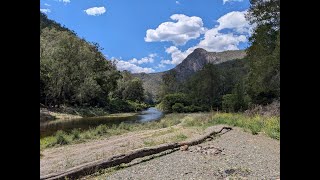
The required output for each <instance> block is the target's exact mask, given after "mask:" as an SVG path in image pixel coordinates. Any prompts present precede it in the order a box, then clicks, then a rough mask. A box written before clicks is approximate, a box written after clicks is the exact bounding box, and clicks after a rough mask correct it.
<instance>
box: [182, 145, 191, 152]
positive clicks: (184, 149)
mask: <svg viewBox="0 0 320 180" xmlns="http://www.w3.org/2000/svg"><path fill="white" fill-rule="evenodd" d="M188 147H189V146H188V145H184V146H181V147H180V150H181V151H186V150H188Z"/></svg>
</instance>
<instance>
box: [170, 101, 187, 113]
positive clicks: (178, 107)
mask: <svg viewBox="0 0 320 180" xmlns="http://www.w3.org/2000/svg"><path fill="white" fill-rule="evenodd" d="M172 111H173V112H178V113H181V112H183V111H184V106H183V104H181V103H175V104H174V105H173V106H172Z"/></svg>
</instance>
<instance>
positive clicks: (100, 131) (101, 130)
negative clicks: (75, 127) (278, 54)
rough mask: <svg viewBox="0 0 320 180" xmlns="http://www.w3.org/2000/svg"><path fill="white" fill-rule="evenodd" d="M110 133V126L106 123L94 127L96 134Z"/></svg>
mask: <svg viewBox="0 0 320 180" xmlns="http://www.w3.org/2000/svg"><path fill="white" fill-rule="evenodd" d="M106 133H108V127H107V125H105V124H102V125H99V126H97V127H96V128H95V129H94V134H95V135H100V136H101V135H104V134H106Z"/></svg>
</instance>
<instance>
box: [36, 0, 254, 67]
mask: <svg viewBox="0 0 320 180" xmlns="http://www.w3.org/2000/svg"><path fill="white" fill-rule="evenodd" d="M249 5H250V4H249V1H248V0H179V1H176V0H139V1H138V0H41V1H40V10H41V11H42V12H44V13H46V14H47V16H48V18H50V19H53V20H55V21H57V22H58V23H60V24H62V25H65V26H66V27H67V28H69V29H71V30H74V31H75V32H76V33H77V34H78V36H80V37H83V38H85V39H86V40H87V41H89V42H97V43H99V45H100V46H101V47H102V48H104V49H103V50H102V52H103V54H104V55H105V56H106V57H107V58H108V59H116V60H117V67H118V69H120V70H124V69H126V70H129V71H131V72H133V73H137V72H146V73H151V72H159V71H165V70H169V69H171V68H173V67H175V66H176V65H177V64H179V63H180V62H181V61H182V60H183V59H184V58H185V57H186V56H187V55H188V54H190V53H191V52H192V51H193V50H194V49H195V48H198V47H200V48H204V49H206V50H207V51H216V52H219V51H225V50H234V49H244V48H246V47H248V37H249V36H250V32H251V30H252V26H251V25H250V24H249V23H248V22H247V21H246V20H245V18H244V15H245V13H246V10H247V9H248V8H249Z"/></svg>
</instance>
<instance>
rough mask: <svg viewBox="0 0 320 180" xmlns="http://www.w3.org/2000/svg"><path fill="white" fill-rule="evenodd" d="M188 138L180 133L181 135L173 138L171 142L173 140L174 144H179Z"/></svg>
mask: <svg viewBox="0 0 320 180" xmlns="http://www.w3.org/2000/svg"><path fill="white" fill-rule="evenodd" d="M187 138H188V136H186V135H184V134H182V133H179V134H177V135H175V136H173V137H172V138H171V140H172V141H173V142H179V141H183V140H186V139H187Z"/></svg>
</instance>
